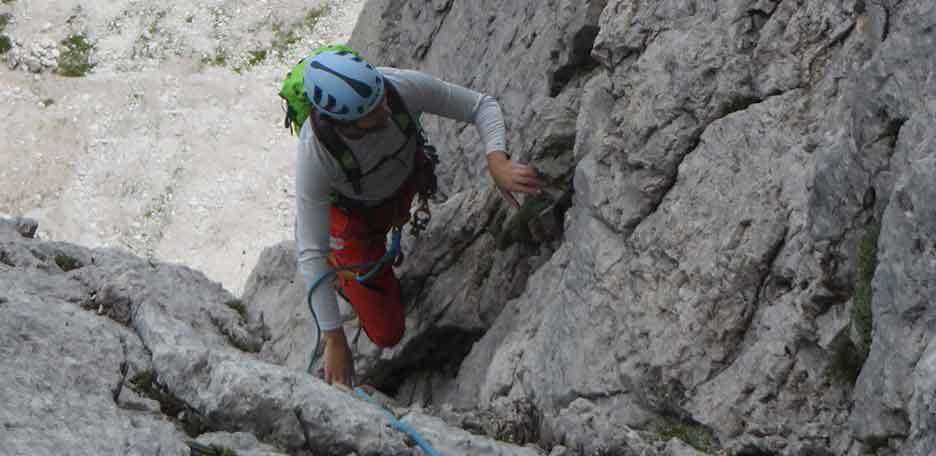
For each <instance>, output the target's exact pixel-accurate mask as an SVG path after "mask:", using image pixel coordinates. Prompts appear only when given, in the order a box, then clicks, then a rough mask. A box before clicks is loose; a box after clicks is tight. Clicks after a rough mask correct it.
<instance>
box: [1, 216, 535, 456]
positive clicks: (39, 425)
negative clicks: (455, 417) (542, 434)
mask: <svg viewBox="0 0 936 456" xmlns="http://www.w3.org/2000/svg"><path fill="white" fill-rule="evenodd" d="M15 224H16V222H15V221H11V220H9V219H4V220H3V221H2V222H0V226H2V227H6V226H8V225H15ZM2 233H6V231H0V353H2V355H3V356H2V357H0V383H2V384H3V385H4V387H3V388H0V400H2V401H3V403H4V404H5V405H6V406H4V407H3V409H2V410H0V423H2V426H3V432H4V434H3V435H4V439H3V445H4V454H30V455H33V454H34V455H54V454H129V455H158V454H182V455H185V454H189V450H190V448H199V445H200V446H201V448H212V447H220V448H224V449H228V450H232V451H236V452H237V454H246V455H250V454H253V455H257V456H260V455H273V454H315V455H341V456H345V455H347V454H349V453H352V452H356V453H357V454H387V455H415V454H418V453H416V452H415V451H416V450H413V449H412V448H410V446H409V445H408V444H407V441H406V438H405V434H404V433H402V432H400V431H398V430H396V429H394V428H392V427H391V422H390V419H389V418H388V415H387V413H386V412H385V411H384V410H382V409H381V408H380V407H378V406H375V405H373V404H371V403H369V402H367V401H363V400H360V399H359V398H357V397H356V396H354V395H353V394H349V393H347V392H344V391H341V390H339V389H337V388H333V387H330V386H328V385H326V384H324V383H322V382H321V381H319V380H318V379H316V378H315V377H314V376H311V375H308V374H306V373H305V372H304V370H297V369H290V368H288V367H283V366H279V365H276V364H271V363H268V362H264V361H263V360H261V359H260V358H261V357H262V355H261V356H258V353H259V352H260V351H261V347H262V345H263V343H264V340H265V336H264V334H263V331H262V327H261V326H260V325H256V324H250V323H248V320H249V318H248V315H247V314H246V310H245V309H244V308H243V305H242V303H241V301H240V300H238V299H235V298H234V296H233V295H231V293H230V292H228V291H227V290H225V289H223V288H222V287H221V286H220V284H218V283H216V282H212V281H210V280H209V279H207V278H206V277H205V275H204V274H203V273H201V272H198V271H195V270H192V269H189V268H187V267H185V266H182V265H178V264H171V263H162V262H156V261H152V260H145V259H141V258H138V257H135V256H133V255H130V254H128V253H126V252H124V251H120V250H115V249H88V248H84V247H79V246H77V245H73V244H67V243H62V242H50V241H43V240H39V239H30V238H26V237H22V236H13V235H9V234H2ZM402 418H403V419H405V420H410V421H412V424H411V426H412V427H413V428H414V429H416V430H417V432H419V431H422V432H423V433H432V435H433V436H434V438H433V441H434V443H435V444H436V445H439V446H440V447H442V448H459V447H460V446H462V445H465V443H464V442H470V444H469V445H470V446H471V447H473V448H484V449H486V451H488V450H489V451H491V452H490V453H483V454H501V455H517V456H520V455H523V456H534V455H537V454H541V451H539V450H536V449H532V448H522V447H519V446H516V445H510V444H506V443H502V442H498V441H495V440H492V439H490V438H487V437H484V436H480V435H474V436H471V435H469V434H468V433H467V432H465V431H461V430H458V429H453V428H451V427H449V426H448V425H445V424H443V423H441V422H440V421H438V420H437V419H433V418H432V417H429V416H426V415H425V414H424V413H423V412H420V411H419V410H409V409H407V410H405V411H404V416H402ZM304 452H309V453H304ZM475 454H482V453H475Z"/></svg>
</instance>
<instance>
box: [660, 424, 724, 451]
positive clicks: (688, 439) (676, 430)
mask: <svg viewBox="0 0 936 456" xmlns="http://www.w3.org/2000/svg"><path fill="white" fill-rule="evenodd" d="M650 430H651V431H652V432H653V433H654V434H656V435H657V436H658V437H660V439H661V440H662V441H664V442H668V441H669V440H670V439H673V438H677V439H679V440H682V441H683V442H685V443H686V444H687V445H689V446H691V447H693V448H695V449H696V450H699V451H701V452H703V453H708V454H715V452H716V451H717V450H718V444H717V442H716V440H715V436H714V435H713V434H712V432H711V431H709V430H708V429H706V428H705V427H703V426H700V425H694V424H689V423H685V422H683V421H681V420H679V419H676V418H673V417H662V418H659V419H657V420H656V421H654V422H653V423H651V425H650Z"/></svg>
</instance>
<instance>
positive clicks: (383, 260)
mask: <svg viewBox="0 0 936 456" xmlns="http://www.w3.org/2000/svg"><path fill="white" fill-rule="evenodd" d="M402 231H403V230H402V228H400V227H394V228H393V231H392V233H391V238H390V239H391V240H390V248H389V249H387V251H386V252H385V253H384V254H383V256H382V257H380V259H379V260H377V261H374V262H370V263H363V264H355V265H351V266H345V267H340V268H334V269H332V270H331V271H328V272H326V273H325V274H322V276H321V277H319V278H318V279H316V280H315V283H313V284H312V286H311V287H309V292H308V293H307V294H306V303H307V304H308V305H309V311H310V312H312V320H313V321H314V322H315V347H314V348H313V349H312V358H311V360H309V367H308V369H306V370H307V371H308V372H309V373H310V374H311V373H312V367H313V365H314V364H315V360H317V359H318V356H319V353H318V351H319V345H321V343H322V327H321V326H319V322H318V317H317V316H316V315H315V309H314V308H313V307H312V294H313V293H314V292H315V290H316V289H317V288H318V287H319V286H320V285H321V284H323V283H325V281H326V280H328V279H329V278H330V277H332V276H336V275H338V274H340V273H344V272H350V273H353V274H355V280H357V281H358V282H359V283H362V284H365V283H367V282H368V281H370V280H371V279H372V278H374V276H375V275H377V273H378V272H380V270H381V269H383V267H384V266H386V265H387V263H390V262H391V261H395V260H396V258H397V257H398V256H399V255H401V247H400V244H401V241H402V238H403V233H402ZM360 270H368V272H366V273H365V274H358V273H355V271H360Z"/></svg>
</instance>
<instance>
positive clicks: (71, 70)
mask: <svg viewBox="0 0 936 456" xmlns="http://www.w3.org/2000/svg"><path fill="white" fill-rule="evenodd" d="M62 46H64V47H65V51H64V52H62V54H61V56H60V57H59V65H58V73H59V74H61V75H62V76H69V77H81V76H84V75H86V74H88V72H90V71H91V70H92V69H93V68H94V64H93V63H91V52H92V51H94V44H92V43H91V42H90V41H88V38H87V37H86V36H85V35H84V34H77V35H72V36H70V37H68V38H66V39H65V40H63V41H62Z"/></svg>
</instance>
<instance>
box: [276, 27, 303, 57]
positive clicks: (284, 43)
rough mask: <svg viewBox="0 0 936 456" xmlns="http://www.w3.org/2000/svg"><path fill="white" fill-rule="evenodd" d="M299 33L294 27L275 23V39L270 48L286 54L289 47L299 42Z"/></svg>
mask: <svg viewBox="0 0 936 456" xmlns="http://www.w3.org/2000/svg"><path fill="white" fill-rule="evenodd" d="M299 39H300V38H299V34H297V33H296V31H295V30H293V28H292V27H290V26H288V25H286V26H284V25H282V24H279V23H274V24H273V41H272V42H270V48H271V49H272V50H274V51H277V52H279V53H280V54H285V53H286V51H288V50H289V47H290V46H292V45H294V44H296V43H298V42H299Z"/></svg>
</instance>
